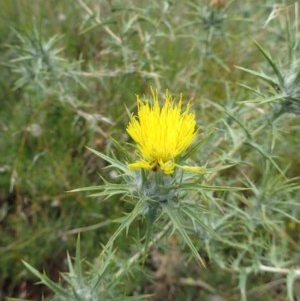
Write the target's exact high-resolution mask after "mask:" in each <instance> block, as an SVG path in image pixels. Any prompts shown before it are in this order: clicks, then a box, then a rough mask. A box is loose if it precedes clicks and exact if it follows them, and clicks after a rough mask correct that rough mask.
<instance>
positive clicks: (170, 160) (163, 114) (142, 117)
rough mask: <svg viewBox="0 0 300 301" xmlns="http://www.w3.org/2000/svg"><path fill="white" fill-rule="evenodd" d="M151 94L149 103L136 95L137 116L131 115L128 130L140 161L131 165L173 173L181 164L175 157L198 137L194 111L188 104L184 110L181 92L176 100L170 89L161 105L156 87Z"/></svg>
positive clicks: (130, 165) (136, 167) (135, 167)
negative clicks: (182, 110)
mask: <svg viewBox="0 0 300 301" xmlns="http://www.w3.org/2000/svg"><path fill="white" fill-rule="evenodd" d="M152 97H153V101H154V102H153V104H149V102H148V101H142V100H141V99H140V98H139V96H137V106H138V112H137V116H134V115H133V116H131V119H130V122H129V124H128V126H127V129H126V130H127V132H128V134H129V135H130V137H131V138H132V139H133V140H134V141H135V143H136V144H137V147H138V154H139V156H140V160H138V161H137V162H135V163H132V164H129V165H128V167H129V168H131V169H139V168H142V169H147V170H153V171H157V170H162V171H163V172H164V173H165V174H172V173H173V172H174V170H175V167H176V166H178V165H176V164H175V159H176V158H177V157H178V156H179V155H180V154H181V153H182V152H183V151H185V150H186V149H187V148H188V146H189V145H190V144H191V143H192V142H193V140H194V138H195V136H196V129H195V126H196V121H195V114H194V113H191V112H190V106H189V105H187V107H186V110H185V111H184V112H181V107H182V95H180V98H179V101H178V102H175V101H174V100H173V98H172V97H171V95H170V94H169V92H168V90H167V91H166V94H165V97H164V104H163V105H162V106H160V105H159V102H158V94H157V92H154V91H153V90H152Z"/></svg>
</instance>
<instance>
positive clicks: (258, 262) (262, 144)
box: [0, 0, 300, 301]
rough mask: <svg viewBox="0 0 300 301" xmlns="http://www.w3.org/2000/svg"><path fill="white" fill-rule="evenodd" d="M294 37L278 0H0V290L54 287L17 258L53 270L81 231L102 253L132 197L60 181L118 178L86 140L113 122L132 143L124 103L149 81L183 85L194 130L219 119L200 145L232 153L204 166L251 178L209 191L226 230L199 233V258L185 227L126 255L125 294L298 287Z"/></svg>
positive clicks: (278, 291)
mask: <svg viewBox="0 0 300 301" xmlns="http://www.w3.org/2000/svg"><path fill="white" fill-rule="evenodd" d="M298 38H299V28H298V6H297V4H296V3H294V1H288V0H286V1H284V0H282V1H281V2H280V3H279V2H278V1H275V0H268V1H250V0H248V1H247V0H245V1H239V0H236V1H225V0H223V1H222V0H219V1H218V0H210V1H206V0H187V1H161V0H155V1H144V0H128V1H121V0H120V1H104V0H64V1H57V0H48V1H39V0H32V1H26V0H2V3H1V10H0V47H1V48H0V51H1V58H0V62H1V73H0V78H1V79H0V85H1V87H0V103H1V110H0V152H1V157H0V291H1V293H0V299H2V300H5V298H6V297H16V298H25V299H32V300H33V299H41V298H42V297H41V296H42V295H44V296H45V299H47V298H48V297H49V296H51V292H50V291H49V290H48V289H47V288H46V287H45V286H36V285H34V283H35V282H36V277H35V276H34V275H33V274H32V273H30V272H29V271H28V269H27V268H26V267H25V266H24V264H23V263H22V261H21V260H25V261H27V262H29V263H30V264H31V266H33V267H35V268H36V269H37V270H39V271H42V270H43V269H44V270H45V272H46V274H47V275H49V277H50V278H51V279H53V280H54V281H58V280H59V272H64V271H66V270H67V269H68V261H67V251H68V252H69V254H71V256H73V255H74V254H75V247H76V238H77V235H78V234H79V233H81V235H80V237H81V242H80V244H81V256H82V258H86V259H87V261H88V262H92V263H93V264H96V262H97V258H98V255H99V254H100V253H101V250H102V247H101V245H104V244H105V243H106V242H107V241H108V239H109V238H110V237H111V235H112V234H113V233H114V230H115V229H116V225H115V223H113V222H112V221H113V220H114V219H115V218H118V217H120V216H122V213H123V212H127V211H129V210H130V207H129V205H127V204H126V203H124V202H122V201H121V200H120V199H119V198H117V197H115V198H113V199H112V200H108V201H105V202H104V201H103V198H101V197H98V198H88V197H87V195H85V194H82V193H81V194H79V193H76V194H73V193H72V194H71V193H67V191H69V190H72V189H75V188H78V187H84V186H90V185H95V184H100V183H101V179H100V177H99V174H100V175H104V176H106V177H108V178H110V179H114V173H113V171H110V172H108V171H107V170H104V169H103V167H105V166H106V165H107V163H106V162H104V161H103V160H102V159H100V158H98V157H96V156H95V155H94V154H92V153H91V152H90V151H88V150H87V149H86V148H85V146H89V147H91V148H93V149H95V150H98V151H101V152H103V153H106V154H108V153H111V151H115V152H116V150H115V148H114V146H113V145H112V140H111V139H110V138H111V137H113V138H114V139H116V140H118V141H119V142H120V143H125V142H128V141H129V138H128V136H127V134H126V132H125V128H126V125H127V123H128V115H127V113H126V110H125V107H127V108H128V109H129V110H130V111H134V109H135V94H139V95H143V94H145V95H148V94H149V91H150V90H149V86H150V85H151V86H153V87H154V88H155V89H158V91H159V92H160V93H163V92H164V91H165V89H169V91H170V92H171V93H172V94H174V95H178V94H179V93H183V96H184V99H185V100H186V101H188V100H190V99H191V100H192V103H193V109H194V110H195V112H196V116H197V119H198V120H197V122H198V126H199V127H200V128H201V130H200V131H199V135H205V134H206V133H209V132H210V131H211V130H212V129H214V133H213V134H212V135H211V136H210V137H209V139H208V141H207V143H205V145H204V146H203V147H202V148H200V150H199V152H198V153H197V154H195V158H194V159H195V160H196V161H197V162H200V163H201V164H202V165H204V164H206V163H208V164H209V166H215V165H218V164H220V162H222V163H227V164H234V167H232V168H230V169H227V170H224V171H221V172H219V173H218V174H214V175H213V176H211V178H208V179H207V181H208V182H209V183H210V184H211V185H223V186H226V185H228V186H239V187H246V188H248V190H247V191H246V192H245V191H244V192H243V193H217V194H215V195H214V197H216V198H217V199H220V206H221V207H222V206H224V208H223V210H224V219H223V220H219V221H217V220H216V219H214V210H216V208H215V207H213V206H211V208H210V211H209V212H210V214H207V216H206V218H207V223H208V224H210V226H211V227H212V228H213V229H215V230H216V231H221V232H219V233H220V234H221V235H222V237H223V238H224V240H223V241H222V242H221V241H214V240H213V238H212V237H209V235H208V234H207V233H200V234H199V235H200V237H201V241H203V242H206V246H205V247H203V246H202V245H199V252H200V253H201V256H202V257H203V258H204V259H205V260H206V264H207V268H206V269H205V268H203V267H199V266H197V265H195V262H194V260H193V259H191V258H190V256H189V255H190V254H189V250H188V249H186V248H184V247H183V246H182V244H181V241H180V238H178V237H177V236H176V235H175V236H171V237H169V236H168V238H167V237H164V238H162V239H159V240H158V241H157V242H156V243H155V244H154V245H153V246H152V248H151V251H150V254H149V256H148V258H147V260H146V261H145V263H144V265H143V266H142V268H141V267H139V266H138V264H137V266H136V267H135V266H134V265H133V266H132V271H131V272H132V274H131V275H129V276H128V277H127V278H125V280H123V281H124V287H123V291H122V293H124V294H125V293H126V294H131V295H138V294H142V293H143V294H154V295H153V296H152V297H148V299H147V300H214V301H216V300H219V301H220V300H240V298H242V299H243V298H244V299H243V300H245V298H246V297H247V296H248V298H249V300H254V299H255V300H263V301H266V300H285V298H289V299H290V300H292V298H293V296H292V295H295V297H297V296H298V298H300V292H299V290H297V289H298V288H297V281H295V286H294V288H293V290H292V293H291V290H289V289H288V287H286V286H285V282H286V279H288V281H287V283H288V285H289V284H290V283H291V281H292V282H294V275H292V274H291V271H292V269H291V268H293V267H296V266H297V264H299V254H300V253H299V252H300V249H299V222H298V218H299V196H300V191H299V187H300V184H299V179H298V177H299V168H300V156H299V149H300V140H299V130H300V125H299V115H298V114H299V112H300V104H299V97H300V96H299V88H298V86H299V84H300V82H299V79H300V76H299V74H300V73H299V54H298V53H299V50H297V39H298ZM254 40H255V41H256V42H254ZM256 43H258V46H257V45H256ZM260 47H262V48H260ZM263 49H264V50H263ZM268 53H270V56H268ZM237 66H240V67H241V68H237ZM277 67H278V68H277ZM243 68H244V70H243ZM245 69H249V70H254V71H255V72H256V73H255V72H252V74H251V71H249V70H245ZM277 69H278V70H277ZM276 71H278V72H276ZM287 96H289V98H288V97H287ZM221 200H226V202H227V203H228V202H230V203H231V204H232V208H231V209H229V208H228V206H227V205H226V206H225V205H224V204H223V203H222V201H221ZM218 222H219V224H218ZM220 225H222V227H221V226H220ZM225 225H226V227H225ZM143 227H144V225H143V224H139V223H138V222H137V224H136V225H135V226H134V227H131V230H130V231H131V232H130V237H127V238H126V236H122V237H120V238H119V239H118V241H117V246H118V252H119V253H120V257H121V258H122V260H124V261H125V262H126V260H127V258H132V256H134V254H136V252H139V250H140V249H141V246H140V245H139V241H140V240H139V239H140V237H141V236H142V234H141V233H140V232H142V229H143ZM158 233H159V232H158ZM208 250H209V252H208ZM114 260H115V261H116V264H115V267H116V266H117V267H118V264H120V265H121V262H122V260H121V259H120V258H117V259H114ZM117 263H118V264H117ZM262 263H265V265H266V266H263V265H262ZM270 266H271V267H273V268H274V270H272V269H271V270H268V268H267V267H270ZM248 267H251V269H250V270H251V271H250V270H247V268H248ZM280 269H281V270H280ZM112 271H113V270H112ZM248 272H249V273H248ZM250 272H251V273H250ZM269 272H271V273H269ZM245 275H247V276H248V278H247V285H246V284H245V283H246V276H245ZM286 275H288V278H286ZM244 276H245V277H244ZM249 277H250V278H249ZM289 279H290V280H289ZM291 279H292V280H291ZM125 288H126V289H125ZM145 299H146V297H145Z"/></svg>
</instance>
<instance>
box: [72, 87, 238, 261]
mask: <svg viewBox="0 0 300 301" xmlns="http://www.w3.org/2000/svg"><path fill="white" fill-rule="evenodd" d="M182 105H183V99H182V96H181V95H180V97H179V100H177V101H176V100H175V99H173V97H172V96H171V95H170V94H169V92H168V91H166V93H165V96H164V99H163V101H162V103H160V102H159V99H158V93H157V92H154V91H153V90H152V99H150V100H149V99H145V100H141V98H140V97H139V96H137V115H131V117H130V122H129V124H128V126H127V132H128V134H129V135H130V136H131V138H132V139H133V140H134V142H135V143H136V146H135V148H136V156H137V157H138V160H137V161H136V162H133V161H134V159H133V158H132V156H131V155H130V153H128V151H127V150H126V149H125V148H124V147H122V146H121V145H120V144H118V143H117V142H116V141H115V142H114V143H115V145H116V148H118V149H119V153H121V154H122V155H123V160H122V161H121V160H120V159H119V158H116V157H113V158H112V157H108V156H107V155H105V154H102V153H100V152H98V151H96V150H91V151H92V152H93V153H95V154H96V155H98V156H99V157H101V158H102V159H104V160H105V161H107V162H108V163H110V166H109V168H113V169H115V170H116V171H118V177H120V178H121V181H120V182H121V183H119V184H115V183H110V182H108V181H107V180H105V179H103V181H104V184H103V185H98V186H93V187H86V188H81V189H76V190H73V192H79V191H93V194H92V195H91V196H93V197H99V196H101V197H103V196H104V197H106V198H108V197H111V196H112V195H122V198H123V199H124V198H125V199H126V200H127V201H129V202H130V203H132V204H133V209H132V211H131V212H130V213H128V214H126V215H125V217H123V218H121V219H120V220H119V222H120V226H119V228H118V229H117V230H116V232H115V233H114V234H113V235H112V237H111V238H110V240H109V242H108V245H111V244H112V243H113V242H114V241H115V239H116V238H117V237H118V235H120V233H121V232H122V231H123V230H124V229H127V230H128V228H129V226H130V225H131V223H132V222H133V221H134V220H135V219H136V218H137V217H141V218H142V219H145V220H146V221H147V229H146V235H145V238H144V239H145V245H146V246H147V245H148V243H149V240H150V239H151V233H152V230H153V225H154V224H157V222H158V220H162V221H163V223H165V224H168V223H170V231H171V232H172V233H173V232H175V231H177V232H179V233H180V235H181V237H182V238H183V241H184V242H185V243H186V244H187V245H188V247H189V248H190V250H191V252H192V253H193V254H194V256H195V257H197V258H198V259H199V260H200V261H201V262H202V264H204V262H203V261H202V259H201V257H200V255H199V252H198V251H197V248H196V247H195V245H194V243H193V241H192V238H191V236H192V233H193V232H194V234H196V230H195V229H196V228H197V227H200V226H201V227H202V228H205V229H206V230H207V231H211V229H210V228H209V227H208V226H207V225H205V223H203V216H204V215H205V212H206V210H207V208H206V204H207V199H213V197H212V195H211V192H212V191H233V190H238V189H241V188H235V187H227V186H224V187H223V186H210V185H208V184H207V183H206V181H205V174H209V173H211V172H215V171H217V170H218V169H219V170H221V169H224V168H227V167H229V166H227V165H224V166H218V168H215V169H214V168H207V167H205V166H198V165H195V163H192V162H193V161H192V158H191V157H192V155H193V153H194V152H195V151H196V150H197V149H198V148H199V147H200V146H201V145H202V144H203V143H204V142H205V139H206V138H207V137H208V136H209V134H210V133H208V134H207V135H206V136H204V137H203V138H202V139H200V140H199V141H198V142H197V143H195V144H194V145H193V146H191V147H190V148H188V147H189V146H190V145H191V144H192V142H193V140H194V139H195V138H196V135H197V132H198V131H199V130H200V129H196V120H195V114H194V113H192V112H191V107H190V105H189V104H187V107H186V109H185V110H184V111H182ZM128 147H129V145H128ZM187 160H190V161H189V162H190V164H189V165H188V164H184V162H185V161H187ZM96 191H100V192H96ZM212 202H213V200H212Z"/></svg>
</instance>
